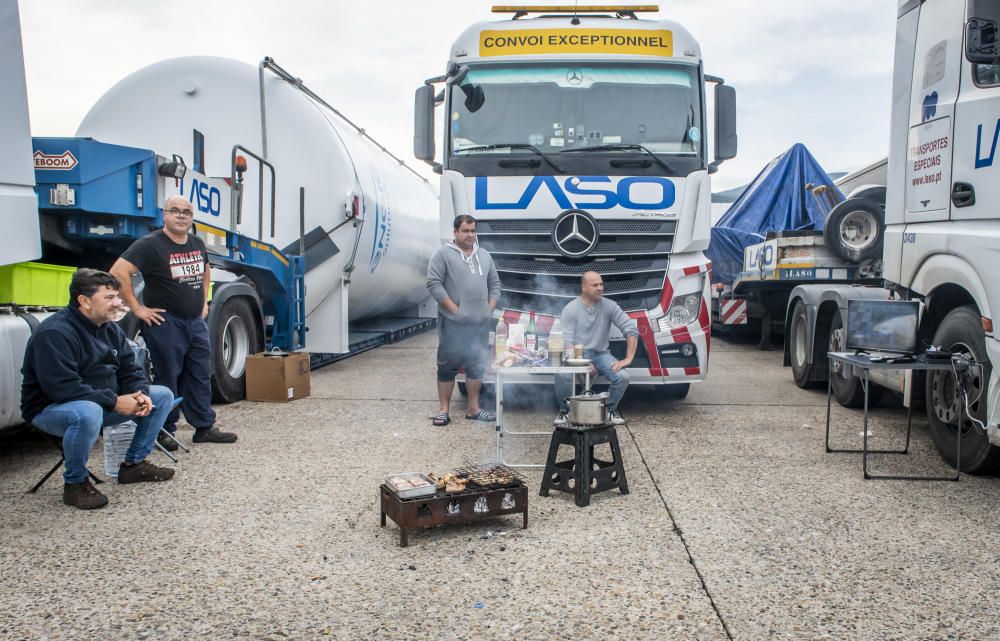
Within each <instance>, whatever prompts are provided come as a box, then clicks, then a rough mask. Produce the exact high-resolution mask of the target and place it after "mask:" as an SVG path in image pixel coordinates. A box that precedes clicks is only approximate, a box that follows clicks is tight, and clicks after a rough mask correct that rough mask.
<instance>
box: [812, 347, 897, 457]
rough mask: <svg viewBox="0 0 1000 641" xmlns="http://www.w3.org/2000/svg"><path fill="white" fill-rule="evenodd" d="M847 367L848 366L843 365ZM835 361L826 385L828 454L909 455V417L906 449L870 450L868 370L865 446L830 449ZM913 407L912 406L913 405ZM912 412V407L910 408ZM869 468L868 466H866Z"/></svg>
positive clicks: (865, 379)
mask: <svg viewBox="0 0 1000 641" xmlns="http://www.w3.org/2000/svg"><path fill="white" fill-rule="evenodd" d="M841 366H842V367H846V365H843V364H842V365H841ZM832 381H833V360H832V359H831V360H830V377H829V378H828V379H827V383H826V451H827V452H828V453H832V452H837V453H842V454H864V456H865V457H867V455H868V454H909V449H910V426H909V417H907V427H906V447H905V448H903V449H901V450H870V449H868V387H869V385H870V382H869V380H868V370H867V369H865V370H864V376H863V377H862V379H861V389H863V390H864V392H865V408H864V430H865V431H864V435H863V436H864V445H863V446H862V448H861V449H860V450H858V449H849V448H847V449H845V448H833V447H830V399H831V397H832V395H833V383H832ZM911 406H912V404H911ZM910 411H911V412H912V407H911V408H910ZM865 466H867V464H865Z"/></svg>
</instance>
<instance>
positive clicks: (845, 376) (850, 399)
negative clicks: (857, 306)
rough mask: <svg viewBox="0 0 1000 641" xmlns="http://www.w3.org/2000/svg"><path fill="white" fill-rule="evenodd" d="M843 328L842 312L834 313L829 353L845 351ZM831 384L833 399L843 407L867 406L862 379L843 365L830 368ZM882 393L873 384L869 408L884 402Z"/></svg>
mask: <svg viewBox="0 0 1000 641" xmlns="http://www.w3.org/2000/svg"><path fill="white" fill-rule="evenodd" d="M843 327H844V323H843V321H842V320H841V318H840V312H839V311H838V312H834V314H833V319H832V320H831V321H830V334H829V341H828V345H829V350H828V351H831V352H843V351H844V350H845V347H844V332H843V331H842V329H843ZM829 384H830V388H831V390H832V391H833V397H834V398H835V399H837V402H838V403H840V405H842V406H843V407H852V408H858V407H864V406H865V391H864V388H862V387H861V379H859V378H858V377H857V376H855V375H854V374H853V373H852V372H848V371H847V370H846V369H845V368H844V367H843V365H842V364H840V363H838V364H836V365H833V366H832V367H830V383H829ZM882 391H883V388H881V387H879V386H878V385H875V384H872V386H871V390H869V392H868V407H875V406H876V405H878V404H879V402H880V401H881V400H882Z"/></svg>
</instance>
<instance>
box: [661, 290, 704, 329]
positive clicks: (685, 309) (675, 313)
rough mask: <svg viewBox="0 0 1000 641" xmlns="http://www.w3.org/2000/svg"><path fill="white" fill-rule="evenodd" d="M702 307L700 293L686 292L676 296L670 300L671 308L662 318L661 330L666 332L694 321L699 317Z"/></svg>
mask: <svg viewBox="0 0 1000 641" xmlns="http://www.w3.org/2000/svg"><path fill="white" fill-rule="evenodd" d="M700 307H701V295H700V294H684V295H683V296H675V297H674V299H673V300H672V301H670V308H669V309H667V313H666V314H664V315H663V316H662V317H661V318H660V320H659V324H660V331H661V332H665V331H668V330H670V329H674V328H677V327H683V326H685V325H688V324H690V323H693V322H694V321H696V320H697V319H698V311H699V308H700Z"/></svg>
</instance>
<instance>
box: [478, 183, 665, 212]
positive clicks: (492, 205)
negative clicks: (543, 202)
mask: <svg viewBox="0 0 1000 641" xmlns="http://www.w3.org/2000/svg"><path fill="white" fill-rule="evenodd" d="M488 180H489V179H488V178H487V177H486V176H476V209H477V210H489V209H527V208H528V206H529V205H530V204H531V201H532V200H533V199H534V198H535V195H536V194H537V193H538V191H539V190H540V189H541V188H542V185H544V186H545V187H547V188H548V190H549V193H550V194H552V198H553V199H554V200H555V203H556V205H557V206H558V207H559V208H560V209H571V208H573V207H581V208H586V209H611V208H613V207H614V206H615V205H621V206H622V207H624V208H626V209H667V208H669V207H671V206H672V205H673V204H674V202H675V201H676V191H675V189H674V184H673V183H672V182H671V181H670V180H668V179H666V178H662V177H659V176H632V177H628V178H623V179H621V180H620V181H619V182H618V188H617V191H612V190H610V189H585V188H584V185H586V184H587V183H602V184H607V183H610V182H611V178H609V177H608V176H578V177H575V178H568V179H566V180H565V182H564V186H565V189H566V191H565V192H564V191H563V187H560V185H559V183H558V182H557V181H556V178H555V177H554V176H535V177H533V178H532V179H531V181H530V182H529V183H528V185H527V186H526V187H525V189H524V192H523V193H522V194H521V197H520V198H519V199H518V200H517V202H506V203H505V202H490V199H489V192H488ZM636 184H652V185H658V186H659V187H660V189H661V196H660V200H659V201H655V202H636V201H635V200H633V199H632V194H631V188H632V185H636ZM566 192H568V193H570V194H573V195H578V196H588V197H591V196H592V197H598V198H600V199H601V200H598V201H588V200H582V201H578V202H577V204H576V205H574V204H573V203H571V202H570V200H569V198H567V196H566Z"/></svg>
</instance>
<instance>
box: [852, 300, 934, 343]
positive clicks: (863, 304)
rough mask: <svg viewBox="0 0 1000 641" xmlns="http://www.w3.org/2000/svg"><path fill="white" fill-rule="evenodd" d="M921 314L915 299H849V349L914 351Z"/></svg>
mask: <svg viewBox="0 0 1000 641" xmlns="http://www.w3.org/2000/svg"><path fill="white" fill-rule="evenodd" d="M919 314H920V303H919V302H917V301H915V300H913V301H911V300H898V301H897V300H849V301H847V341H846V343H847V349H848V350H863V351H879V352H894V353H897V354H914V353H916V351H917V317H918V316H919Z"/></svg>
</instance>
